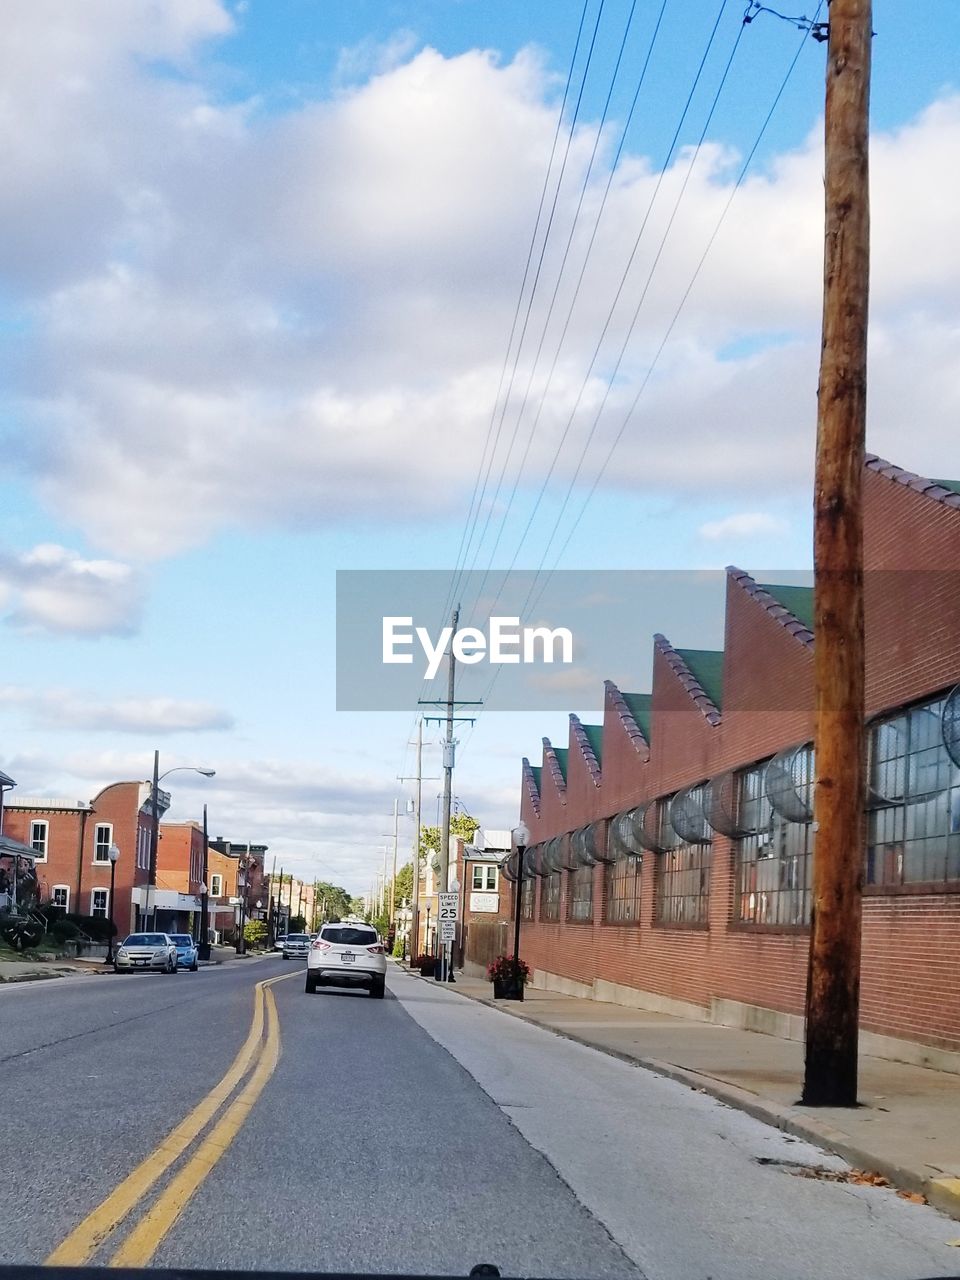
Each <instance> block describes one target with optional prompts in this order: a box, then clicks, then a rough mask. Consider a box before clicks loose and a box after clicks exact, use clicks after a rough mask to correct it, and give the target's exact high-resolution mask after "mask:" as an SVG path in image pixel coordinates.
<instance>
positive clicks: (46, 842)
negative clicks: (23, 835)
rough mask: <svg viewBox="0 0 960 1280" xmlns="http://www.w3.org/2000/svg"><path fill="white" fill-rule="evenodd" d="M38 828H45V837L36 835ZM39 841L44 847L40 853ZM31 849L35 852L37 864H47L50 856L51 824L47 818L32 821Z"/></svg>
mask: <svg viewBox="0 0 960 1280" xmlns="http://www.w3.org/2000/svg"><path fill="white" fill-rule="evenodd" d="M38 827H42V828H43V835H41V836H38V835H35V834H34V833H35V831H36V829H37V828H38ZM38 841H39V842H40V843H41V845H42V846H43V851H42V852H41V851H40V849H38V848H37V842H38ZM30 848H31V849H32V850H33V852H34V855H35V861H37V862H46V861H47V859H48V857H49V856H50V823H49V822H48V821H47V819H46V818H33V819H31V822H30Z"/></svg>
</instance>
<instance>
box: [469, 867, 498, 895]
mask: <svg viewBox="0 0 960 1280" xmlns="http://www.w3.org/2000/svg"><path fill="white" fill-rule="evenodd" d="M472 877H473V879H472V886H473V888H474V890H475V891H476V892H487V893H494V892H496V888H497V868H496V867H495V866H493V865H492V864H490V865H484V864H482V863H481V864H479V865H478V864H477V863H474V866H473V870H472Z"/></svg>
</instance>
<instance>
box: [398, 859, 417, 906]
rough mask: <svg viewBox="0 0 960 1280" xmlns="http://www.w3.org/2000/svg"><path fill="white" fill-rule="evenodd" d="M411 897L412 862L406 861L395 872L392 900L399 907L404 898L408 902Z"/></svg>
mask: <svg viewBox="0 0 960 1280" xmlns="http://www.w3.org/2000/svg"><path fill="white" fill-rule="evenodd" d="M412 897H413V863H412V862H408V863H407V865H406V866H405V867H401V868H400V870H399V871H398V872H397V878H396V880H394V882H393V900H394V902H395V903H396V904H397V906H398V907H399V906H400V904H401V903H402V902H403V900H404V898H406V900H407V901H408V902H409V901H410V900H411V898H412Z"/></svg>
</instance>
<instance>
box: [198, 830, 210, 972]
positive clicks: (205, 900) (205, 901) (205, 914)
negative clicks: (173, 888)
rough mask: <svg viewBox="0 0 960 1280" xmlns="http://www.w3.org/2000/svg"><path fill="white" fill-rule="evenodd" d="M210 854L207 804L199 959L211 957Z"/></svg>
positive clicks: (201, 878) (201, 886) (201, 884)
mask: <svg viewBox="0 0 960 1280" xmlns="http://www.w3.org/2000/svg"><path fill="white" fill-rule="evenodd" d="M209 856H210V836H209V835H208V832H207V806H206V805H204V806H203V873H202V874H201V876H200V937H199V938H198V939H197V959H198V960H209V959H210V882H209V879H208V868H207V861H208V859H209Z"/></svg>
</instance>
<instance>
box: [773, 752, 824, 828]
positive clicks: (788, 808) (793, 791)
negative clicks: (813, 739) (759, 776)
mask: <svg viewBox="0 0 960 1280" xmlns="http://www.w3.org/2000/svg"><path fill="white" fill-rule="evenodd" d="M763 785H764V790H765V791H766V793H767V799H768V800H769V801H770V804H771V805H772V807H773V809H774V812H775V813H778V814H779V815H780V817H781V818H786V820H787V821H788V822H812V821H813V747H812V745H811V744H810V743H809V742H804V743H801V744H800V746H798V747H788V748H787V749H786V750H785V751H781V752H779V753H778V754H777V755H775V756H774V757H773V759H772V760H770V761H769V762H768V763H767V767H766V769H765V770H764V775H763Z"/></svg>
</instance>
